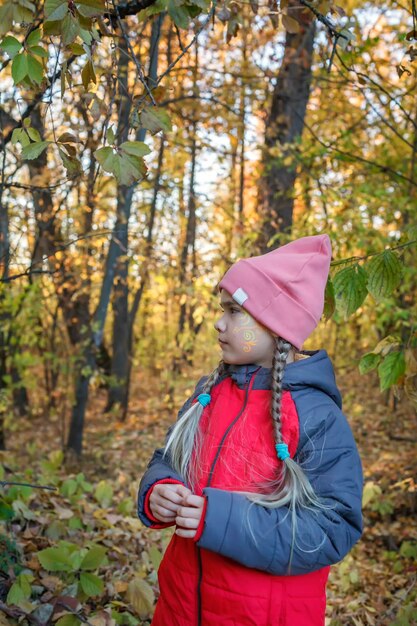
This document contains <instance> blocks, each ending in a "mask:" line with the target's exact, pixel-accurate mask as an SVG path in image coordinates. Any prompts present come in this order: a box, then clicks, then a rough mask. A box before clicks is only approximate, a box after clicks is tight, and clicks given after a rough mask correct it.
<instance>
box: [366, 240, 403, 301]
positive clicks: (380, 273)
mask: <svg viewBox="0 0 417 626" xmlns="http://www.w3.org/2000/svg"><path fill="white" fill-rule="evenodd" d="M365 267H366V271H367V274H368V291H369V293H370V294H372V295H373V297H374V298H375V299H376V300H380V299H382V298H386V297H387V296H389V295H390V294H391V293H392V292H393V291H394V289H395V288H396V287H398V285H399V283H400V281H401V275H402V264H401V261H400V260H399V258H398V256H397V255H396V254H395V252H392V251H391V250H385V251H384V252H383V253H382V254H378V256H376V257H374V258H373V259H371V261H370V262H369V263H367V264H366V266H365Z"/></svg>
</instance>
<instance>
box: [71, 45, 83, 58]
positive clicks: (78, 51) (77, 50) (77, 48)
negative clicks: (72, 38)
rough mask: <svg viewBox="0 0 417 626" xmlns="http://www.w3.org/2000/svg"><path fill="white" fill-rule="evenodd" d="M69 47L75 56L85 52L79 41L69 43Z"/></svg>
mask: <svg viewBox="0 0 417 626" xmlns="http://www.w3.org/2000/svg"><path fill="white" fill-rule="evenodd" d="M70 49H71V52H72V54H76V55H77V56H81V55H82V54H86V51H85V50H84V48H83V47H82V46H81V45H80V44H79V43H72V44H71V45H70Z"/></svg>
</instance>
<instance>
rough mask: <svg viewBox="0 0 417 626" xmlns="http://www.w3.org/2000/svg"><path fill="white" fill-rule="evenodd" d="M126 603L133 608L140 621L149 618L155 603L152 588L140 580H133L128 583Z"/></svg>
mask: <svg viewBox="0 0 417 626" xmlns="http://www.w3.org/2000/svg"><path fill="white" fill-rule="evenodd" d="M126 597H127V600H128V602H130V604H131V605H132V606H133V608H134V609H135V611H136V613H137V614H138V615H139V617H140V619H146V618H147V617H149V616H150V614H151V612H152V609H153V605H154V602H155V595H154V592H153V590H152V587H151V586H150V585H149V584H148V583H147V582H146V580H143V579H142V578H134V579H133V580H131V581H130V583H129V585H128V588H127V594H126Z"/></svg>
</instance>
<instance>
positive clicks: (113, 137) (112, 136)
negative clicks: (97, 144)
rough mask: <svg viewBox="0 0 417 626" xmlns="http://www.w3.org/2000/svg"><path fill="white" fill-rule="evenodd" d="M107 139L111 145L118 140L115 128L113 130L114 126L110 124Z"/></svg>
mask: <svg viewBox="0 0 417 626" xmlns="http://www.w3.org/2000/svg"><path fill="white" fill-rule="evenodd" d="M106 141H107V143H109V144H110V145H111V146H112V145H114V142H115V141H116V135H115V134H114V130H113V126H110V127H109V128H108V129H107V133H106Z"/></svg>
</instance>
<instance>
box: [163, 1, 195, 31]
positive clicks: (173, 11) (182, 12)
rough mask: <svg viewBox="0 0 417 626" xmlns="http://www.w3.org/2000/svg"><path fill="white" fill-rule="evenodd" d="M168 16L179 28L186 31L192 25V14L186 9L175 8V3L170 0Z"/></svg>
mask: <svg viewBox="0 0 417 626" xmlns="http://www.w3.org/2000/svg"><path fill="white" fill-rule="evenodd" d="M168 14H169V16H170V18H171V19H172V21H173V22H174V24H176V25H177V26H178V27H179V28H183V29H186V28H188V27H189V25H190V14H189V13H188V11H187V9H186V8H185V7H178V6H175V3H174V2H173V1H172V0H170V1H169V2H168Z"/></svg>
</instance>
